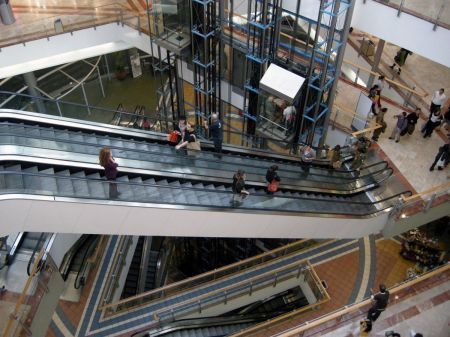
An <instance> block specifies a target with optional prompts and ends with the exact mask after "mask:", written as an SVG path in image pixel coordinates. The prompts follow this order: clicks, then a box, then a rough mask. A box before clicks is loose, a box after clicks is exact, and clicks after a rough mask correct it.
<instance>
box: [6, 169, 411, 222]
mask: <svg viewBox="0 0 450 337" xmlns="http://www.w3.org/2000/svg"><path fill="white" fill-rule="evenodd" d="M1 174H14V175H27V176H37V177H51V178H55V179H56V178H58V179H68V180H78V181H80V180H82V181H86V182H87V181H97V182H101V183H105V184H109V182H108V181H107V180H104V179H94V178H82V177H72V176H59V175H51V174H44V173H30V172H21V171H9V170H7V171H0V175H1ZM115 183H116V184H117V185H127V186H140V187H142V186H144V187H146V186H149V187H158V188H162V189H172V190H175V189H176V190H181V191H194V192H195V191H199V192H211V193H219V194H227V195H231V194H232V192H230V191H221V190H210V189H206V188H205V189H201V188H195V187H182V186H171V185H160V184H150V183H143V182H142V183H135V182H121V181H115ZM26 190H28V191H29V189H26ZM1 194H10V193H2V191H1V190H0V195H1ZM14 194H17V193H14ZM26 194H30V193H26ZM32 194H36V195H52V196H58V195H55V194H54V193H52V194H40V193H32ZM411 194H412V193H411V191H404V192H401V193H397V194H395V195H392V196H389V197H388V198H384V199H381V200H377V201H375V202H363V201H351V202H349V201H348V200H327V199H317V198H311V197H297V196H278V195H275V196H268V195H267V194H262V193H253V194H252V195H253V196H264V197H267V198H274V197H276V198H284V199H291V200H292V199H294V200H314V201H316V202H324V203H328V202H332V203H338V204H351V205H361V206H363V205H364V206H374V205H376V204H380V203H384V202H387V201H389V200H392V199H398V198H399V197H401V196H405V195H406V196H409V195H411ZM61 197H69V196H67V195H64V196H61ZM70 197H72V198H74V197H75V198H80V199H92V197H79V196H73V195H71V196H70ZM100 200H103V199H100ZM105 200H109V199H105ZM118 201H122V202H137V201H134V200H133V201H127V200H118ZM164 203H165V204H172V203H169V202H164ZM175 204H176V205H180V204H181V205H185V206H189V207H198V206H199V205H195V204H189V203H183V202H177V203H175ZM205 206H207V207H213V208H219V209H223V208H227V209H228V208H231V209H233V207H232V206H228V207H227V206H223V205H221V206H215V205H205ZM389 207H390V206H389ZM389 207H386V208H384V209H387V208H389ZM239 209H251V210H260V211H275V210H274V209H264V208H254V207H251V208H247V207H245V203H244V205H242V206H240V207H239ZM384 209H381V210H384ZM381 210H378V211H381ZM278 211H282V212H287V213H302V212H299V211H291V210H278ZM308 213H319V214H322V213H323V212H315V211H308ZM327 213H328V214H344V215H354V214H349V213H333V212H327ZM370 214H373V213H365V214H362V215H363V216H364V215H370Z"/></svg>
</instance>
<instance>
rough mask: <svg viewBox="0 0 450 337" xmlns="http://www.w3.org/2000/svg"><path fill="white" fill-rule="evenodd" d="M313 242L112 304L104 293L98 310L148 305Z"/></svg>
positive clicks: (280, 250) (244, 261)
mask: <svg viewBox="0 0 450 337" xmlns="http://www.w3.org/2000/svg"><path fill="white" fill-rule="evenodd" d="M311 243H312V242H311V241H310V240H300V241H296V242H294V243H291V244H288V245H286V246H283V247H280V248H277V249H274V250H272V251H269V252H266V253H263V254H260V255H256V256H254V257H251V258H248V259H245V260H242V261H240V262H237V263H233V264H230V265H228V266H225V267H222V268H218V269H214V270H212V271H210V272H207V273H203V274H201V275H198V276H194V277H191V278H188V279H185V280H183V281H180V282H176V283H172V284H169V285H166V286H164V287H161V288H158V289H154V290H151V291H148V292H145V293H142V294H139V295H136V296H133V297H129V298H127V299H123V300H120V301H117V302H114V303H110V304H105V303H109V302H110V298H107V297H105V296H106V295H107V294H106V293H104V294H103V296H102V299H101V301H100V302H99V303H102V304H101V305H100V306H99V308H98V310H103V311H105V313H106V315H111V314H114V313H118V312H120V311H122V310H131V309H135V308H138V307H141V306H144V305H148V304H149V303H151V302H154V301H160V300H163V299H165V298H167V297H169V296H173V295H175V294H177V293H180V292H183V291H186V290H188V289H192V288H194V287H199V286H204V285H205V284H207V283H209V282H215V281H217V280H218V279H220V278H223V277H229V276H231V275H233V274H235V273H239V272H242V271H245V270H247V269H249V268H253V267H256V266H259V265H261V264H265V263H268V262H272V261H274V260H276V259H280V258H283V257H286V256H288V255H291V254H294V253H295V252H296V251H298V250H300V249H304V248H305V247H308V246H309V245H311Z"/></svg>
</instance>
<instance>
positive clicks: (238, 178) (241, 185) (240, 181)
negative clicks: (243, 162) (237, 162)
mask: <svg viewBox="0 0 450 337" xmlns="http://www.w3.org/2000/svg"><path fill="white" fill-rule="evenodd" d="M231 190H232V191H233V198H232V199H231V200H230V203H231V204H232V205H233V206H240V205H242V200H243V199H244V198H245V197H246V196H247V195H249V194H250V193H249V192H248V191H247V190H246V189H245V171H242V170H238V171H237V172H236V173H235V174H234V176H233V184H232V186H231Z"/></svg>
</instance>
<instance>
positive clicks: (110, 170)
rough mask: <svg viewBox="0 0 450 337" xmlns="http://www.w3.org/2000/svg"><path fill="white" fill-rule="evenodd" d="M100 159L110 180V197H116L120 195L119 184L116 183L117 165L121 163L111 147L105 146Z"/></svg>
mask: <svg viewBox="0 0 450 337" xmlns="http://www.w3.org/2000/svg"><path fill="white" fill-rule="evenodd" d="M99 161H100V165H101V166H103V168H104V169H105V176H106V179H107V180H108V181H109V198H110V199H115V198H117V197H118V196H119V195H120V192H118V191H117V184H116V183H115V181H116V177H117V167H118V166H119V165H118V164H117V163H116V161H115V160H114V157H113V156H112V153H111V149H110V148H109V147H104V148H102V149H101V150H100V154H99Z"/></svg>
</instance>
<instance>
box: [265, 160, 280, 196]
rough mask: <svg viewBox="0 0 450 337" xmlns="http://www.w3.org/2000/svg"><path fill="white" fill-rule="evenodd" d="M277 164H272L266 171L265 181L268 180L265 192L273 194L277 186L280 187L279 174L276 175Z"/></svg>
mask: <svg viewBox="0 0 450 337" xmlns="http://www.w3.org/2000/svg"><path fill="white" fill-rule="evenodd" d="M277 171H278V166H277V165H272V166H271V167H269V169H268V170H267V173H266V181H267V182H268V185H267V190H266V192H267V194H274V193H275V192H276V191H278V188H279V187H280V180H281V179H280V176H279V175H278V172H277Z"/></svg>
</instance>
